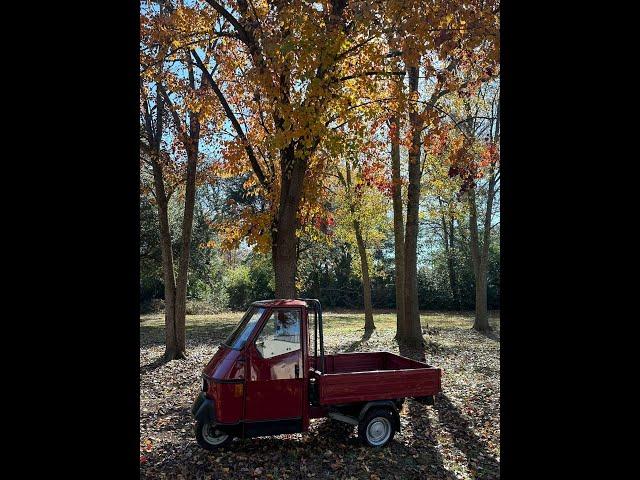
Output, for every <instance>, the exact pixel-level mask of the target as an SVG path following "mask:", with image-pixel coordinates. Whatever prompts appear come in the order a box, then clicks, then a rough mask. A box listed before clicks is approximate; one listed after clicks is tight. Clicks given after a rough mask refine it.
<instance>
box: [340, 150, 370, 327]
mask: <svg viewBox="0 0 640 480" xmlns="http://www.w3.org/2000/svg"><path fill="white" fill-rule="evenodd" d="M346 170H347V181H346V185H345V186H346V187H347V189H348V190H351V166H350V165H349V161H348V160H347V168H346ZM349 193H351V192H349ZM349 210H350V212H351V216H352V218H353V230H354V232H355V234H356V243H357V246H358V254H359V255H360V269H361V270H362V296H363V298H364V331H365V333H370V332H372V331H373V330H375V328H376V326H375V324H374V323H373V307H372V306H371V280H370V278H369V262H368V261H367V247H366V245H365V242H364V238H362V228H361V227H360V222H359V221H358V220H357V219H356V211H355V207H354V205H353V202H352V200H351V198H349Z"/></svg>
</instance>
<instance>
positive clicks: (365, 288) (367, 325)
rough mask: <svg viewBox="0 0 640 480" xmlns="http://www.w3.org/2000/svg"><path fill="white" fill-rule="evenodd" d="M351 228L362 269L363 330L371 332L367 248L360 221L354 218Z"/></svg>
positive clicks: (371, 318)
mask: <svg viewBox="0 0 640 480" xmlns="http://www.w3.org/2000/svg"><path fill="white" fill-rule="evenodd" d="M353 228H354V229H355V233H356V243H357V244H358V253H359V254H360V268H361V269H362V293H363V297H364V331H365V332H371V331H373V330H375V328H376V326H375V324H374V323H373V307H372V305H371V280H370V279H369V263H368V262H367V249H366V248H365V245H364V240H363V238H362V233H361V231H360V222H358V221H357V220H354V222H353Z"/></svg>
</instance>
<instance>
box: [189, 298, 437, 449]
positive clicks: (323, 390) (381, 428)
mask: <svg viewBox="0 0 640 480" xmlns="http://www.w3.org/2000/svg"><path fill="white" fill-rule="evenodd" d="M310 313H313V325H311V326H309V317H310ZM309 327H311V328H309ZM311 331H313V336H312V335H311ZM312 348H313V354H311V349H312ZM202 378H203V382H202V391H201V392H200V394H199V395H198V397H197V398H196V400H195V401H194V403H193V407H192V409H191V412H192V414H193V415H194V416H195V418H196V439H197V441H198V443H199V444H200V446H202V447H203V448H205V449H207V450H215V449H216V448H219V447H222V446H225V445H228V444H229V443H230V442H231V440H232V439H233V438H234V437H240V438H249V437H259V436H266V435H278V434H282V433H297V432H306V431H307V430H308V429H309V420H310V419H311V418H321V417H330V418H332V419H334V420H339V421H342V422H346V423H348V424H351V425H357V426H358V436H359V438H360V439H361V440H362V442H364V443H365V444H366V445H369V446H372V447H382V446H383V445H386V444H387V443H388V442H389V441H390V440H391V439H392V438H393V436H394V434H395V432H396V431H399V430H400V416H399V411H400V410H401V408H402V403H403V402H404V399H405V398H407V397H411V398H415V399H416V400H418V401H420V402H423V403H427V404H430V405H433V401H434V395H435V394H436V393H438V392H439V391H440V390H441V370H440V369H439V368H434V367H432V366H430V365H427V364H426V363H422V362H418V361H415V360H411V359H409V358H406V357H402V356H400V355H395V354H393V353H390V352H368V353H341V354H336V355H325V353H324V338H323V329H322V307H321V305H320V302H319V301H318V300H315V299H297V300H263V301H259V302H254V303H252V304H251V307H250V308H249V310H247V312H246V313H245V315H244V316H243V317H242V320H240V323H238V325H237V326H236V328H235V329H234V330H233V332H232V333H231V335H229V337H228V338H227V339H226V340H225V342H224V343H223V344H222V345H221V346H220V347H219V348H218V351H217V352H216V353H215V355H214V356H213V358H212V359H211V360H210V361H209V363H208V364H207V366H206V367H205V368H204V370H203V373H202Z"/></svg>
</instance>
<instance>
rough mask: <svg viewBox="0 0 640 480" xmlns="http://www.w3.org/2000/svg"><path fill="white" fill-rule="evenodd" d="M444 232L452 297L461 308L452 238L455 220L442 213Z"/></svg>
mask: <svg viewBox="0 0 640 480" xmlns="http://www.w3.org/2000/svg"><path fill="white" fill-rule="evenodd" d="M442 232H443V236H444V251H445V255H446V256H447V270H448V272H449V288H450V289H451V297H452V298H453V301H454V302H455V303H456V305H457V306H458V308H459V307H460V302H459V299H458V285H457V279H456V269H455V263H454V256H453V247H452V243H453V242H452V240H451V239H452V237H453V222H450V223H449V222H447V220H446V218H445V215H444V213H443V214H442Z"/></svg>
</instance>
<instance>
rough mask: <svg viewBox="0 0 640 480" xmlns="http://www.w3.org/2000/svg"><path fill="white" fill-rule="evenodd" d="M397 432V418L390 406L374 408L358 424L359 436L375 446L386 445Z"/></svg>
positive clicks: (366, 442)
mask: <svg viewBox="0 0 640 480" xmlns="http://www.w3.org/2000/svg"><path fill="white" fill-rule="evenodd" d="M395 433H396V427H395V418H394V416H393V412H392V411H391V410H390V409H388V408H372V409H371V410H369V411H368V412H367V414H366V415H365V416H364V418H363V419H362V421H361V422H360V423H359V424H358V438H359V439H360V441H361V442H362V443H364V444H365V445H368V446H370V447H374V448H381V447H384V446H385V445H386V444H388V443H389V442H390V441H391V440H393V436H394V435H395Z"/></svg>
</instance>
